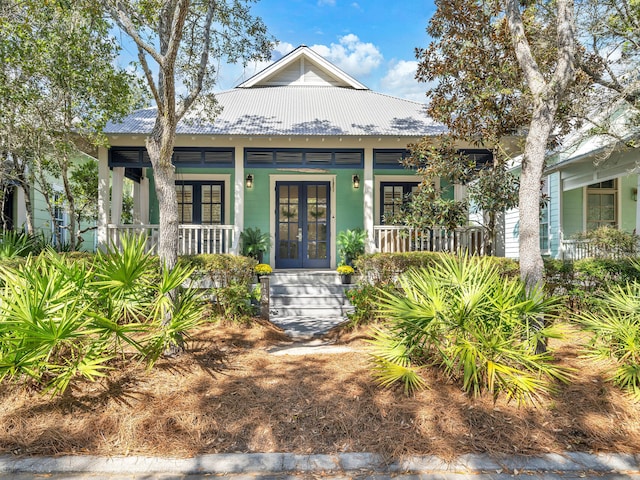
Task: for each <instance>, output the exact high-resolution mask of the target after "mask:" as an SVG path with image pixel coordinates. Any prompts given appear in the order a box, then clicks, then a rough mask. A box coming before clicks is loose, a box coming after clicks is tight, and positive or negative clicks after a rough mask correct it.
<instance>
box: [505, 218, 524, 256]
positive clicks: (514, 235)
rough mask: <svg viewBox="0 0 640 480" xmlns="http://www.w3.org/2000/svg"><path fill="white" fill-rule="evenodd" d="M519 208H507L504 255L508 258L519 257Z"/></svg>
mask: <svg viewBox="0 0 640 480" xmlns="http://www.w3.org/2000/svg"><path fill="white" fill-rule="evenodd" d="M519 216H520V214H519V210H518V209H517V208H513V209H511V210H507V212H506V213H505V215H504V256H505V257H507V258H518V257H519V255H520V254H519V247H518V245H519V241H518V222H519Z"/></svg>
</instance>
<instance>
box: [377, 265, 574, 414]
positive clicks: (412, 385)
mask: <svg viewBox="0 0 640 480" xmlns="http://www.w3.org/2000/svg"><path fill="white" fill-rule="evenodd" d="M398 288H399V290H398V291H397V292H390V293H384V294H382V295H381V297H382V298H381V300H380V302H379V308H380V312H381V314H382V315H384V316H385V317H386V318H387V319H388V323H387V326H386V328H385V329H384V330H383V329H379V330H378V331H377V334H376V336H375V339H374V340H373V341H372V343H373V345H374V352H373V354H372V360H373V368H372V369H373V373H374V376H375V377H376V378H377V380H378V381H379V383H380V384H381V385H384V386H390V385H393V384H396V383H400V384H402V385H403V386H404V389H405V392H407V393H410V392H411V391H413V390H415V389H418V388H422V387H425V386H426V385H425V380H424V379H423V377H422V375H421V371H422V369H423V368H427V367H429V366H435V367H438V368H440V369H441V370H442V371H443V372H444V374H446V375H447V376H448V377H450V378H451V379H453V380H454V381H456V382H459V383H460V384H461V386H462V388H463V389H464V391H465V392H467V393H469V394H471V395H479V394H481V393H483V392H486V393H488V394H490V395H492V396H494V397H497V396H499V395H505V396H506V397H507V398H508V399H513V400H515V401H516V402H518V403H532V402H535V401H536V400H538V399H539V397H540V396H541V395H544V394H548V393H550V392H551V391H553V390H554V381H555V380H566V379H567V372H566V371H564V370H562V369H561V368H560V367H558V366H557V365H555V364H554V363H553V361H552V360H553V359H552V357H551V355H550V354H549V353H547V352H545V353H536V345H537V344H538V342H539V341H541V340H544V339H546V338H549V337H555V336H557V335H558V332H557V331H555V330H554V329H553V327H545V328H543V329H536V328H533V325H535V324H536V322H537V318H539V317H540V316H544V317H545V318H549V317H553V314H554V313H555V311H556V308H557V303H558V301H557V299H554V298H550V297H545V295H544V293H543V292H542V291H534V292H527V291H526V289H525V286H524V283H523V282H522V281H521V280H520V279H519V278H506V277H505V276H504V275H503V274H502V272H501V271H500V269H499V268H498V266H497V265H496V264H495V263H494V262H492V259H490V258H487V257H482V258H470V257H460V258H458V257H454V256H448V257H443V258H442V261H440V262H438V263H435V264H434V265H433V266H431V267H427V268H423V269H411V270H409V271H408V272H406V273H404V274H402V275H401V276H400V277H399V279H398Z"/></svg>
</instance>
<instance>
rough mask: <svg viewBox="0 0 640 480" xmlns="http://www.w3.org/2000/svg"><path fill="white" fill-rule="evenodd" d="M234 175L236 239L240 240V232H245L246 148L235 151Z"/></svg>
mask: <svg viewBox="0 0 640 480" xmlns="http://www.w3.org/2000/svg"><path fill="white" fill-rule="evenodd" d="M234 175H235V182H234V186H233V199H234V201H233V224H234V225H235V226H236V228H237V230H238V232H237V235H236V238H239V235H240V233H239V232H242V231H243V230H244V188H245V187H244V148H236V149H235V159H234ZM227 218H228V217H227Z"/></svg>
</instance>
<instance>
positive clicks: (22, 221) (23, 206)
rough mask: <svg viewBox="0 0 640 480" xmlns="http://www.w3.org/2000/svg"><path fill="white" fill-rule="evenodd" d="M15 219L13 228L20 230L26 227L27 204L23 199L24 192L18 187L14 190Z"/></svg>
mask: <svg viewBox="0 0 640 480" xmlns="http://www.w3.org/2000/svg"><path fill="white" fill-rule="evenodd" d="M14 198H15V199H16V218H15V223H14V225H13V228H15V229H22V228H26V227H27V202H26V199H25V198H24V190H23V189H22V188H20V187H18V186H16V188H15V197H14ZM34 228H35V226H34Z"/></svg>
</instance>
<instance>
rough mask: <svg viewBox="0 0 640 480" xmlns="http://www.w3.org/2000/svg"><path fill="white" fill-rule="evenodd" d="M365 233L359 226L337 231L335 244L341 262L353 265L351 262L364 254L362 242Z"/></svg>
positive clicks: (365, 236)
mask: <svg viewBox="0 0 640 480" xmlns="http://www.w3.org/2000/svg"><path fill="white" fill-rule="evenodd" d="M366 238H367V234H366V232H365V231H364V230H362V229H361V228H354V229H353V230H345V231H343V232H340V233H338V238H337V239H336V244H337V245H338V255H340V259H341V262H342V264H345V265H349V266H353V262H354V261H355V260H356V259H357V258H358V257H359V256H360V255H362V254H364V242H365V239H366Z"/></svg>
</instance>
